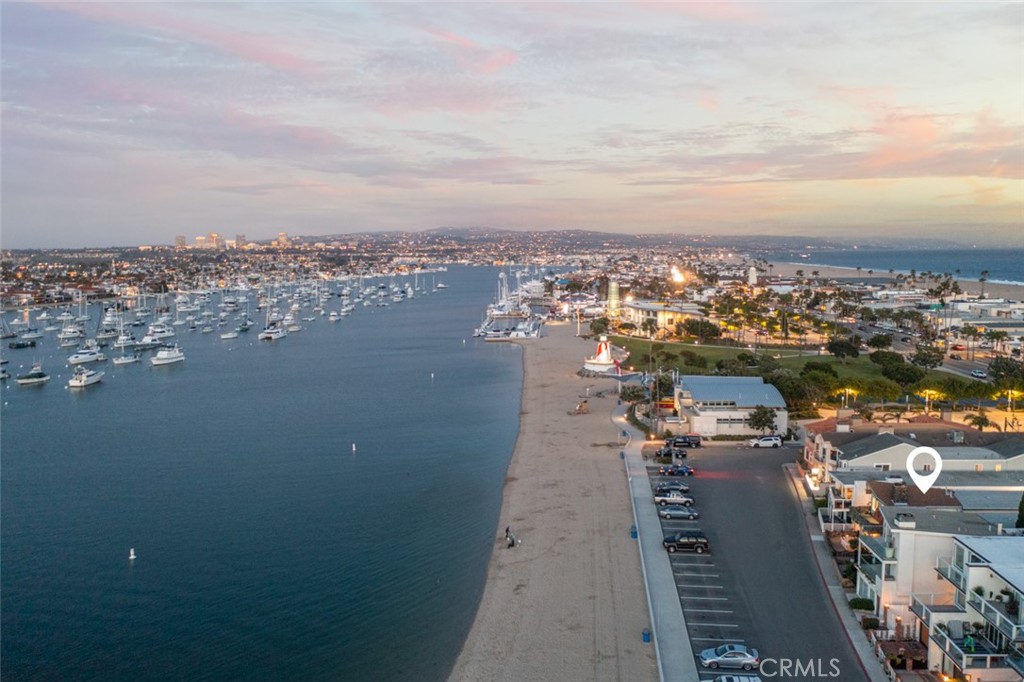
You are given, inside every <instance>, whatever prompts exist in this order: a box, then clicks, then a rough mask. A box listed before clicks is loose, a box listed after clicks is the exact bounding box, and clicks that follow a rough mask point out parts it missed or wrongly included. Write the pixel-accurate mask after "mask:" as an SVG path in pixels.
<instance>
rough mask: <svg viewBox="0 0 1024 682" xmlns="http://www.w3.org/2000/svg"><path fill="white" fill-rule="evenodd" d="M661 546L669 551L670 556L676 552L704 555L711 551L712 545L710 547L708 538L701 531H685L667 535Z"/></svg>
mask: <svg viewBox="0 0 1024 682" xmlns="http://www.w3.org/2000/svg"><path fill="white" fill-rule="evenodd" d="M661 544H662V546H664V547H665V549H667V550H668V552H669V554H675V553H676V552H696V553H697V554H703V553H704V552H708V551H710V550H711V547H710V545H708V538H707V536H706V535H704V533H703V532H702V531H699V530H684V531H681V532H679V533H673V534H672V535H666V536H665V539H664V540H663V541H662V543H661Z"/></svg>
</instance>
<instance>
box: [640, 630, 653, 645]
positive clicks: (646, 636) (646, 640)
mask: <svg viewBox="0 0 1024 682" xmlns="http://www.w3.org/2000/svg"><path fill="white" fill-rule="evenodd" d="M640 637H641V638H642V639H643V640H644V644H650V643H651V631H650V630H648V629H647V628H644V631H643V633H642V634H641V635H640Z"/></svg>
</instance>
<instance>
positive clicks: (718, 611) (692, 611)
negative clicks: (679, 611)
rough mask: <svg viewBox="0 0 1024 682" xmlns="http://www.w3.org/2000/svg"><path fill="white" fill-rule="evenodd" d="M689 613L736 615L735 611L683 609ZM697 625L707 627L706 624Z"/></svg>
mask: <svg viewBox="0 0 1024 682" xmlns="http://www.w3.org/2000/svg"><path fill="white" fill-rule="evenodd" d="M683 611H686V612H687V613H735V611H729V610H727V609H683ZM697 625H706V623H697Z"/></svg>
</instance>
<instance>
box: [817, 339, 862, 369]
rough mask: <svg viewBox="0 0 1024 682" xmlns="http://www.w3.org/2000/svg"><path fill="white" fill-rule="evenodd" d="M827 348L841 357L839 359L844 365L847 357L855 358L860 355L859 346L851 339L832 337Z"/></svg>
mask: <svg viewBox="0 0 1024 682" xmlns="http://www.w3.org/2000/svg"><path fill="white" fill-rule="evenodd" d="M825 350H827V351H828V352H829V353H831V354H832V355H834V356H836V357H837V358H839V361H840V362H842V363H843V364H844V365H845V364H846V358H848V357H849V358H855V357H857V356H858V355H860V351H859V350H857V346H856V345H854V343H853V342H852V341H850V340H849V339H832V340H831V341H829V342H828V344H826V346H825Z"/></svg>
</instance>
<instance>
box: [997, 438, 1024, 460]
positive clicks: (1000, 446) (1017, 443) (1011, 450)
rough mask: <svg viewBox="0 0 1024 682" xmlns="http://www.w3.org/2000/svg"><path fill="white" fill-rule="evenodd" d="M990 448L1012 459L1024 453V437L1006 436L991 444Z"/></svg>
mask: <svg viewBox="0 0 1024 682" xmlns="http://www.w3.org/2000/svg"><path fill="white" fill-rule="evenodd" d="M988 449H989V450H992V451H993V452H997V453H999V454H1000V455H1002V456H1003V457H1005V458H1007V459H1010V458H1011V457H1018V456H1020V455H1024V438H1021V437H1020V436H1011V437H1009V438H1004V439H1003V440H1000V441H998V442H995V443H992V444H991V445H989V446H988Z"/></svg>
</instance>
